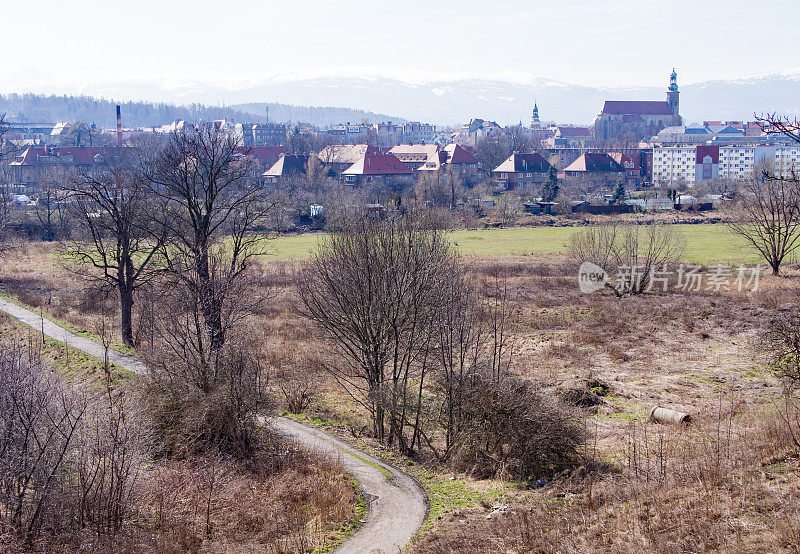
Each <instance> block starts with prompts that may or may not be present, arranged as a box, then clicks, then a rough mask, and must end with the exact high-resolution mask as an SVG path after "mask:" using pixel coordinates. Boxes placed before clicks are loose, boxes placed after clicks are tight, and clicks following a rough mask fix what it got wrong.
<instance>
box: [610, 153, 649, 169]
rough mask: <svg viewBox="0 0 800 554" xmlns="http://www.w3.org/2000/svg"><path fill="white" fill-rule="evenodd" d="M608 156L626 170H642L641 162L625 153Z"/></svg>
mask: <svg viewBox="0 0 800 554" xmlns="http://www.w3.org/2000/svg"><path fill="white" fill-rule="evenodd" d="M608 155H609V156H611V158H612V159H613V160H614V161H615V162H617V163H618V164H619V165H621V166H622V167H624V168H625V169H641V166H639V162H638V161H637V160H636V159H635V158H631V157H630V156H628V155H627V154H625V153H624V152H609V153H608Z"/></svg>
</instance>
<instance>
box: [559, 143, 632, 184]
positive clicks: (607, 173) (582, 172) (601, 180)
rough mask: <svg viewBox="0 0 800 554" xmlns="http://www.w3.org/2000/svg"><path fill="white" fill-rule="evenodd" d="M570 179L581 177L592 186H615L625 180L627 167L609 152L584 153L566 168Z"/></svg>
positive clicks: (566, 174) (565, 170)
mask: <svg viewBox="0 0 800 554" xmlns="http://www.w3.org/2000/svg"><path fill="white" fill-rule="evenodd" d="M564 174H565V176H566V177H567V178H568V179H570V178H571V179H580V180H582V181H584V182H585V183H586V184H587V185H588V186H589V187H590V188H596V187H603V188H614V187H615V186H616V185H617V183H619V182H623V183H624V181H625V167H623V166H622V165H621V164H620V163H619V162H617V161H616V160H615V159H614V158H612V157H611V156H609V155H608V154H604V153H600V152H592V153H588V152H587V153H586V154H582V155H581V156H580V157H579V158H578V159H577V160H575V161H574V162H572V163H571V164H569V165H568V166H567V167H565V168H564Z"/></svg>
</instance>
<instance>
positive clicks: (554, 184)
mask: <svg viewBox="0 0 800 554" xmlns="http://www.w3.org/2000/svg"><path fill="white" fill-rule="evenodd" d="M560 188H561V187H559V186H558V177H557V176H556V168H555V167H553V166H552V165H551V166H550V170H549V171H548V172H547V179H546V180H545V182H544V183H543V184H542V191H541V193H540V196H541V197H542V202H553V201H554V200H555V199H556V197H557V196H558V191H559V190H560Z"/></svg>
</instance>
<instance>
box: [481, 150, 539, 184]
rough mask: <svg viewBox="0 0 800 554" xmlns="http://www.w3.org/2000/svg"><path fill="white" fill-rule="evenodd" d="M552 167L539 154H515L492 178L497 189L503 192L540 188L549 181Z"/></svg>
mask: <svg viewBox="0 0 800 554" xmlns="http://www.w3.org/2000/svg"><path fill="white" fill-rule="evenodd" d="M550 167H552V166H551V165H550V164H549V163H548V162H547V160H545V159H544V158H543V157H541V156H540V155H539V154H536V153H530V154H519V153H517V152H515V153H513V154H511V156H509V157H508V159H507V160H505V161H504V162H503V163H501V164H500V165H498V166H497V167H496V168H494V169H493V170H492V177H493V179H494V183H495V185H496V186H497V188H499V189H503V190H514V189H525V188H528V187H540V186H541V185H542V184H543V183H544V182H545V180H546V179H547V174H548V172H549V171H550Z"/></svg>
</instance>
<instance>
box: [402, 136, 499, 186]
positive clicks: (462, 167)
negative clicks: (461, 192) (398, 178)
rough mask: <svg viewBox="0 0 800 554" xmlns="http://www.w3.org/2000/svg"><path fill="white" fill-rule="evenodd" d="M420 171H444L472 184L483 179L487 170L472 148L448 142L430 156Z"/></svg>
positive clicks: (464, 182) (467, 183) (466, 183)
mask: <svg viewBox="0 0 800 554" xmlns="http://www.w3.org/2000/svg"><path fill="white" fill-rule="evenodd" d="M418 171H444V172H446V173H449V174H451V175H455V176H457V178H458V179H460V181H461V183H462V184H465V185H468V186H471V185H474V184H477V183H478V182H480V181H481V180H483V178H484V176H485V172H484V170H483V168H482V167H481V166H480V163H479V162H478V160H477V158H475V155H474V154H473V153H472V150H471V149H468V148H465V147H463V146H460V145H458V144H448V145H447V146H445V147H444V148H442V149H440V150H439V151H438V152H437V153H436V154H435V155H432V156H430V157H429V158H428V160H427V161H426V162H425V164H424V165H422V166H421V167H419V169H418Z"/></svg>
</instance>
